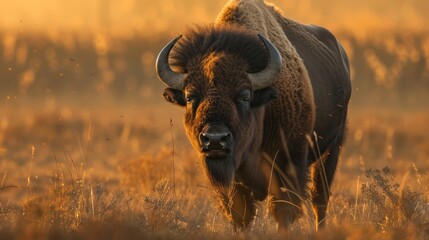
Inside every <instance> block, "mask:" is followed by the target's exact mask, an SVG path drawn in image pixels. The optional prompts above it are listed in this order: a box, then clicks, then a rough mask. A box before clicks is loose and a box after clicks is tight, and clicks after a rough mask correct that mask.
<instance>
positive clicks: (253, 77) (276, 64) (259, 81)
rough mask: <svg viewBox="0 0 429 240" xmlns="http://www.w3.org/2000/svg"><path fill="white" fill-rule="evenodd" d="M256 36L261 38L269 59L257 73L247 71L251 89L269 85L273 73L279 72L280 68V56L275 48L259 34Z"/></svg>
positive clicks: (272, 79)
mask: <svg viewBox="0 0 429 240" xmlns="http://www.w3.org/2000/svg"><path fill="white" fill-rule="evenodd" d="M258 37H259V38H260V39H261V40H262V42H263V43H264V45H265V47H266V48H267V50H268V53H269V56H268V59H269V60H268V64H267V66H266V67H265V69H264V70H262V71H260V72H257V73H248V75H249V79H250V81H251V82H252V86H253V90H258V89H262V88H266V87H268V86H271V85H272V84H273V82H274V80H275V78H274V77H275V75H276V74H278V73H279V72H280V68H281V66H282V56H281V55H280V52H279V51H278V50H277V48H276V47H275V46H274V45H273V44H272V43H271V42H270V41H268V40H267V39H266V38H265V37H264V36H262V35H261V34H258Z"/></svg>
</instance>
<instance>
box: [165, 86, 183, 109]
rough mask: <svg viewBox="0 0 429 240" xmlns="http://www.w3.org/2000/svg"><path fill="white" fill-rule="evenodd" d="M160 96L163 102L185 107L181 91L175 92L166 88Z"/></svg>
mask: <svg viewBox="0 0 429 240" xmlns="http://www.w3.org/2000/svg"><path fill="white" fill-rule="evenodd" d="M162 95H163V96H164V98H165V100H167V101H169V102H171V103H174V104H177V105H180V106H186V101H185V97H184V94H183V91H180V90H176V89H173V88H166V89H165V90H164V93H163V94H162Z"/></svg>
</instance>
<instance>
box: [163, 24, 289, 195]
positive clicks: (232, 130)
mask: <svg viewBox="0 0 429 240" xmlns="http://www.w3.org/2000/svg"><path fill="white" fill-rule="evenodd" d="M170 52H171V54H170ZM169 60H170V62H169ZM281 64H282V60H281V56H280V53H279V51H278V50H277V49H276V48H275V47H274V45H273V44H272V43H270V42H269V41H268V40H267V39H266V38H265V37H263V36H262V35H256V34H252V33H249V32H246V31H244V30H240V29H237V28H232V27H228V28H227V27H222V28H219V27H207V28H198V29H191V30H189V32H188V33H187V34H185V35H184V36H183V37H182V36H179V37H177V38H176V39H174V40H172V41H171V42H170V43H168V44H167V45H166V46H165V47H164V48H163V49H162V50H161V52H160V53H159V55H158V58H157V61H156V70H157V74H158V77H159V79H160V80H161V81H163V82H164V83H165V84H167V85H168V88H167V89H166V90H165V92H164V97H165V98H166V99H167V100H168V101H170V102H172V103H175V104H178V105H181V106H184V107H186V112H185V116H184V123H185V127H186V130H187V135H188V137H189V139H190V140H191V142H192V145H193V146H194V148H195V149H196V150H197V151H198V152H199V153H200V156H201V158H202V161H203V165H204V168H205V170H206V173H207V175H208V177H209V178H210V180H211V182H212V183H213V184H215V185H217V186H222V187H227V186H229V184H230V183H231V182H232V180H233V178H234V175H235V172H236V171H237V170H238V169H248V171H250V172H251V171H252V169H254V166H253V165H255V164H256V162H257V160H256V159H255V157H256V156H255V155H257V153H258V151H259V150H258V149H260V145H261V139H262V134H263V130H262V129H263V117H264V114H263V112H264V108H261V106H262V105H264V104H266V103H268V102H269V101H270V100H271V99H273V98H275V97H276V94H277V92H276V89H275V88H274V87H273V86H272V84H273V82H274V80H275V79H276V78H275V76H276V74H278V72H279V71H280V68H281ZM170 66H172V67H173V69H174V70H173V69H172V68H171V67H170ZM250 172H249V173H248V174H251V173H250Z"/></svg>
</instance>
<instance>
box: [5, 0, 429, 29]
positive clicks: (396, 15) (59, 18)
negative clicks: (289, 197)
mask: <svg viewBox="0 0 429 240" xmlns="http://www.w3.org/2000/svg"><path fill="white" fill-rule="evenodd" d="M271 2H273V3H275V4H277V5H278V6H279V7H280V8H281V9H282V10H283V12H284V14H285V15H286V16H288V17H291V18H294V19H296V20H298V21H301V22H306V23H316V24H319V25H324V26H327V27H330V28H347V29H356V30H362V29H368V28H384V27H388V28H397V27H398V28H404V29H409V28H411V29H426V26H427V24H428V23H429V21H428V17H426V15H427V12H428V11H429V3H426V2H427V1H424V0H407V1H403V0H400V1H399V0H377V1H373V0H276V1H275V0H274V1H271ZM225 3H226V0H225V1H221V0H213V1H195V0H194V1H191V0H158V1H153V0H121V1H114V0H72V1H63V0H0V29H15V30H28V29H30V30H32V31H46V30H51V29H55V30H65V31H69V30H73V31H76V30H77V31H88V30H89V31H92V30H97V29H101V28H105V29H108V30H114V31H128V30H133V31H134V30H137V31H145V32H148V33H154V32H163V31H170V32H175V31H177V30H178V29H180V28H183V26H185V25H187V24H190V23H205V22H210V21H213V20H214V18H215V17H216V15H217V13H218V12H219V11H220V10H221V8H222V6H223V5H224V4H225Z"/></svg>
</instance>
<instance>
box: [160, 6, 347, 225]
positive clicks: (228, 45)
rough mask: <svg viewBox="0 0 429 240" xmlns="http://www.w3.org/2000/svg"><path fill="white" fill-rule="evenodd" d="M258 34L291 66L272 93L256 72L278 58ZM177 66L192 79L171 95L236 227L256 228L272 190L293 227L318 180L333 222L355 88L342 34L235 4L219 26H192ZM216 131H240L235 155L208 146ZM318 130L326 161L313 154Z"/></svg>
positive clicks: (281, 219) (277, 210)
mask: <svg viewBox="0 0 429 240" xmlns="http://www.w3.org/2000/svg"><path fill="white" fill-rule="evenodd" d="M257 34H261V35H263V36H264V37H265V38H267V39H269V40H270V41H271V42H272V43H273V45H275V47H276V48H277V49H278V50H279V52H280V53H281V56H282V58H283V63H282V67H281V70H280V73H279V74H278V75H277V77H276V78H275V81H274V84H273V85H272V86H271V87H267V88H264V89H260V90H252V84H251V82H250V80H249V76H248V73H249V72H258V71H260V70H262V69H263V68H264V67H265V66H266V65H267V61H268V54H267V50H266V48H265V46H264V45H263V44H262V42H261V41H260V39H259V38H258V37H257ZM303 59H304V60H305V61H303ZM170 61H171V63H172V65H173V66H174V67H175V69H178V71H180V72H182V73H186V74H185V75H184V76H185V79H184V80H183V83H184V89H183V91H181V90H177V89H176V90H175V89H170V88H168V89H166V91H165V93H164V96H165V97H166V99H167V100H168V101H171V102H173V103H176V104H179V105H182V106H186V112H185V116H184V123H185V127H186V132H187V135H188V137H189V139H190V140H191V143H192V144H193V146H194V148H195V149H196V150H197V151H198V152H200V153H201V159H202V162H203V167H204V170H205V172H206V174H207V176H208V177H209V179H210V181H211V183H212V184H213V186H214V187H215V189H216V191H217V193H218V196H219V197H220V199H221V202H222V205H223V209H224V210H225V213H226V215H227V216H228V218H229V219H231V220H232V221H233V222H234V224H235V226H239V227H246V226H248V225H249V223H250V222H251V220H252V218H253V216H254V215H255V209H256V208H255V203H256V201H260V200H263V199H265V198H266V197H267V195H268V194H271V195H272V199H273V201H272V208H273V212H274V214H275V216H276V219H277V221H278V223H279V227H280V229H283V230H284V229H287V227H288V226H289V225H290V224H291V223H293V222H294V221H295V219H296V218H297V217H298V216H299V214H300V213H301V203H302V199H303V198H304V197H306V185H307V183H308V180H309V179H310V178H311V179H312V181H313V188H314V190H313V192H312V196H311V197H312V200H313V206H314V210H315V214H316V224H319V223H320V224H323V220H324V218H325V212H326V207H327V204H328V200H329V194H330V193H329V186H330V184H331V181H332V179H333V175H334V173H335V168H336V164H337V160H338V154H339V149H340V146H341V143H342V140H343V135H344V130H345V119H346V115H347V104H348V101H349V98H350V92H351V90H350V89H351V88H350V78H349V74H348V73H349V69H348V61H347V58H346V55H345V52H344V49H342V47H341V45H340V44H339V43H338V42H337V40H336V39H335V37H334V36H333V35H332V34H331V33H329V32H328V31H327V30H325V29H322V28H319V27H315V26H307V25H302V24H299V23H296V22H294V21H292V20H289V19H287V18H284V17H283V16H282V15H281V13H280V11H279V10H278V9H276V8H275V7H274V6H273V5H270V4H267V3H265V2H264V1H261V0H231V1H229V2H228V4H227V5H226V6H225V7H224V9H223V10H222V11H221V13H220V14H219V16H218V17H217V19H216V21H215V23H214V24H213V25H210V26H206V27H194V28H191V29H189V30H188V31H187V32H186V33H185V34H184V35H183V37H182V38H181V39H180V40H179V41H178V42H177V43H176V46H175V47H174V48H173V50H172V52H171V59H170ZM313 88H314V89H313ZM249 89H250V90H249ZM275 97H276V99H274V98H275ZM185 99H186V100H185ZM272 99H274V100H272ZM271 100H272V101H271ZM316 106H317V109H316ZM209 125H217V126H222V127H224V128H227V129H228V131H230V132H231V138H233V141H232V144H231V146H230V147H231V153H230V154H229V155H228V157H226V158H225V159H222V160H219V159H215V160H213V159H210V158H207V157H206V155H204V152H202V150H201V133H202V132H204V131H205V129H207V128H208V126H209ZM313 130H314V131H316V132H317V136H319V137H320V141H319V142H318V143H320V153H321V154H322V155H324V156H326V158H324V159H323V160H319V159H320V156H315V155H313V154H312V152H313V149H312V146H310V144H309V141H310V142H311V143H313V142H315V140H316V139H314V136H315V135H313ZM310 139H311V140H310ZM312 163H315V164H314V165H315V167H314V171H313V172H314V174H313V175H312V176H309V172H310V168H309V167H310V165H311V164H312ZM271 169H275V171H274V172H273V176H272V178H271ZM269 183H270V185H269Z"/></svg>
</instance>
